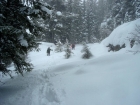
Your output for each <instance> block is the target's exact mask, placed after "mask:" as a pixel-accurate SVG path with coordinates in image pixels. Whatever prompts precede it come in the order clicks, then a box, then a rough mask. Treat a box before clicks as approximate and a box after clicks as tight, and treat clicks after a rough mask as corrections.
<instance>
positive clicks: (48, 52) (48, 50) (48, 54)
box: [47, 47, 52, 56]
mask: <svg viewBox="0 0 140 105" xmlns="http://www.w3.org/2000/svg"><path fill="white" fill-rule="evenodd" d="M50 51H52V49H50V47H48V49H47V56H50Z"/></svg>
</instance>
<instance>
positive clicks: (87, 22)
mask: <svg viewBox="0 0 140 105" xmlns="http://www.w3.org/2000/svg"><path fill="white" fill-rule="evenodd" d="M46 1H47V2H48V3H49V4H50V5H51V6H53V7H54V10H56V11H60V12H61V13H62V15H59V16H57V15H56V14H54V15H53V18H52V19H51V21H50V22H49V25H48V26H49V32H48V33H46V40H47V41H50V42H53V41H54V40H56V39H57V40H58V39H60V40H61V41H62V42H65V39H68V40H70V42H71V43H80V42H82V41H85V42H87V43H91V42H97V41H101V40H102V39H104V38H106V37H107V36H108V35H109V34H110V33H111V32H112V30H113V29H114V28H116V27H117V26H119V25H121V24H123V23H125V22H129V21H132V20H135V19H137V18H140V8H139V7H140V1H139V0H46ZM60 24H61V27H58V26H60Z"/></svg>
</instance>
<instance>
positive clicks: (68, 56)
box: [65, 39, 73, 59]
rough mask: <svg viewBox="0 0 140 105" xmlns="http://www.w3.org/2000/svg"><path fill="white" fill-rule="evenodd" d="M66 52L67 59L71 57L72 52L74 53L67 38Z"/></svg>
mask: <svg viewBox="0 0 140 105" xmlns="http://www.w3.org/2000/svg"><path fill="white" fill-rule="evenodd" d="M65 52H66V54H65V58H66V59H68V58H70V56H71V54H72V53H73V52H72V51H71V47H70V44H69V42H68V40H67V39H66V43H65Z"/></svg>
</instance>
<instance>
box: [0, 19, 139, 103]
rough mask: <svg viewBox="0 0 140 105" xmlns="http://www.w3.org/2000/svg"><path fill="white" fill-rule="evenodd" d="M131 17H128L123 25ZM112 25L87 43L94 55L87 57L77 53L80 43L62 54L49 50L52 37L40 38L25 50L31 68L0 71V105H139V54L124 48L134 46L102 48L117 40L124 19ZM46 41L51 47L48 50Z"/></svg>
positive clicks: (123, 40)
mask: <svg viewBox="0 0 140 105" xmlns="http://www.w3.org/2000/svg"><path fill="white" fill-rule="evenodd" d="M136 21H138V20H136ZM139 21H140V20H139ZM139 21H138V22H139ZM135 23H136V22H135V21H133V22H130V23H129V25H130V26H129V29H130V27H131V26H132V28H133V26H135V25H134V24H135ZM120 27H121V29H120V30H118V28H120ZM118 28H116V30H118V31H119V32H118V31H113V33H111V36H109V37H108V38H106V39H105V40H104V41H103V42H101V43H94V44H87V45H88V46H89V50H90V51H91V53H92V54H93V55H94V56H93V57H92V58H90V59H82V53H81V50H82V48H83V46H82V45H81V44H76V47H75V50H72V52H73V54H72V56H71V57H70V58H69V59H65V57H64V55H65V52H59V53H57V52H55V50H54V49H55V48H56V46H55V45H54V44H53V43H47V42H41V45H40V46H39V48H40V49H41V51H40V52H34V51H32V52H30V53H29V54H28V60H29V61H30V62H31V63H32V64H33V65H34V69H33V71H31V72H29V73H25V74H24V76H23V77H22V76H21V75H14V78H13V79H10V78H8V77H3V76H2V75H1V76H0V77H1V83H0V105H139V104H140V100H139V98H140V89H139V88H140V83H139V81H140V70H139V69H140V64H139V62H140V54H139V53H137V54H135V55H134V54H133V53H131V52H129V50H139V49H138V48H139V47H134V48H130V47H126V48H123V49H121V50H120V51H118V52H108V48H107V47H106V44H108V43H110V42H112V41H111V40H113V42H114V44H115V43H118V44H119V43H120V41H119V39H121V38H120V37H116V34H118V35H120V33H121V31H123V32H122V33H123V35H124V36H125V35H126V34H127V35H129V34H128V31H127V29H125V28H127V26H126V25H122V26H119V27H118ZM113 35H114V36H113ZM114 37H116V38H114ZM111 38H112V39H111ZM125 38H126V36H125V37H124V38H123V39H122V40H121V41H122V42H126V41H125V40H126V39H125ZM113 42H112V43H113ZM126 44H128V43H126ZM48 47H50V48H51V49H53V51H51V53H50V56H47V53H46V50H47V48H48Z"/></svg>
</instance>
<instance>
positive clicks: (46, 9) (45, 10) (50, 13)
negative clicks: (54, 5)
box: [41, 6, 52, 15]
mask: <svg viewBox="0 0 140 105" xmlns="http://www.w3.org/2000/svg"><path fill="white" fill-rule="evenodd" d="M41 9H42V11H44V12H46V13H47V14H49V15H52V10H49V9H48V8H46V7H44V6H41Z"/></svg>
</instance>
